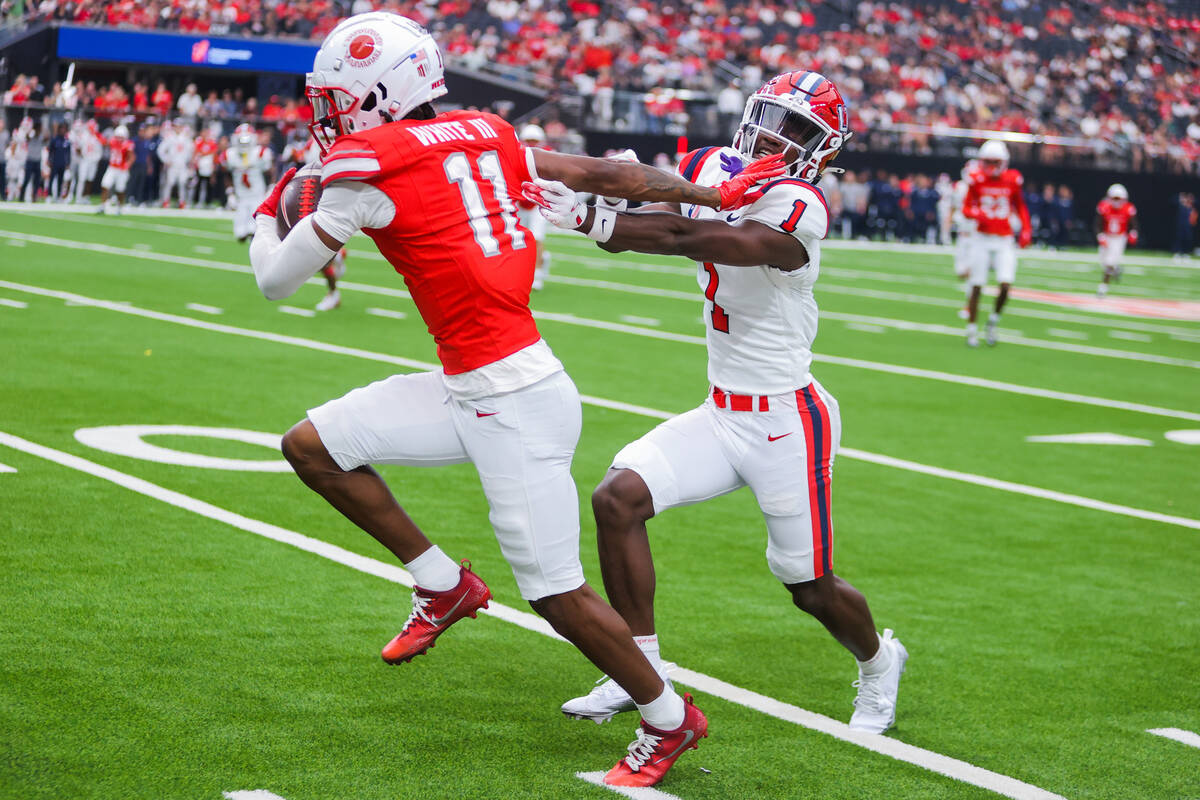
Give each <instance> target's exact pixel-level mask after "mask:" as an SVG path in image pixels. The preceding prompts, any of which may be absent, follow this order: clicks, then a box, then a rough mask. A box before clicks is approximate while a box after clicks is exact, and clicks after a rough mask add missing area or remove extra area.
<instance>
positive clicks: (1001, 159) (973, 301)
mask: <svg viewBox="0 0 1200 800" xmlns="http://www.w3.org/2000/svg"><path fill="white" fill-rule="evenodd" d="M977 158H978V160H979V169H977V170H976V171H974V172H972V173H971V174H970V175H968V176H967V194H966V197H964V198H963V216H964V217H966V218H967V219H973V220H975V223H976V232H975V235H974V236H973V237H972V241H971V257H970V262H971V268H970V277H969V278H968V280H969V281H970V284H971V297H970V299H969V300H968V301H967V344H968V345H970V346H971V347H978V346H979V326H978V325H977V324H976V322H975V320H976V317H977V315H978V313H979V295H980V293H981V292H982V291H983V287H984V285H985V284H986V283H987V277H988V272H989V270H994V271H995V273H996V282H997V283H999V284H1000V290H999V292H997V294H996V305H995V306H994V307H993V309H992V313H991V314H989V315H988V323H987V334H986V336H987V343H988V344H989V345H994V344H995V343H996V327H997V325H999V323H1000V312H1002V311H1003V310H1004V304H1005V302H1007V300H1008V290H1009V289H1010V288H1011V287H1012V283H1013V280H1014V279H1015V278H1016V276H1017V253H1016V249H1015V248H1014V247H1013V237H1014V235H1015V236H1016V239H1017V244H1019V245H1020V246H1021V247H1028V246H1029V243H1030V242H1031V241H1033V231H1032V230H1031V228H1030V222H1029V208H1028V207H1027V206H1026V205H1025V196H1024V193H1023V191H1022V188H1023V186H1024V184H1025V179H1024V178H1022V177H1021V173H1019V172H1017V171H1016V170H1015V169H1009V168H1008V148H1007V147H1005V145H1004V142H1001V141H998V140H996V139H991V140H989V141H986V142H984V143H983V145H982V146H981V147H980V148H979V155H978V156H977ZM1014 213H1015V214H1017V215H1018V216H1019V217H1020V220H1021V230H1020V231H1019V232H1014V231H1013V224H1012V215H1013V214H1014Z"/></svg>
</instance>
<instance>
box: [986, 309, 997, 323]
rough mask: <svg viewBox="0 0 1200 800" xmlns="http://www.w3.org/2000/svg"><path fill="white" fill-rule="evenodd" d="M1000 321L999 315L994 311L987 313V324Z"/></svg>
mask: <svg viewBox="0 0 1200 800" xmlns="http://www.w3.org/2000/svg"><path fill="white" fill-rule="evenodd" d="M999 322H1000V315H999V314H997V313H996V312H995V311H993V312H992V313H990V314H988V325H997V324H999Z"/></svg>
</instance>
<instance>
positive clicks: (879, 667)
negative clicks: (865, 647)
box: [858, 634, 892, 675]
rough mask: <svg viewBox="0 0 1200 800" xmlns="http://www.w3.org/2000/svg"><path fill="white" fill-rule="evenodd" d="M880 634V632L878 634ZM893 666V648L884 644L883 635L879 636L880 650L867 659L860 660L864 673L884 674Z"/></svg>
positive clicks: (859, 663) (859, 664) (859, 666)
mask: <svg viewBox="0 0 1200 800" xmlns="http://www.w3.org/2000/svg"><path fill="white" fill-rule="evenodd" d="M876 635H878V634H876ZM891 666H892V648H891V647H889V646H888V645H886V644H884V641H883V637H882V636H881V637H880V638H879V650H877V651H876V652H875V655H873V656H871V657H870V658H869V659H867V660H866V661H859V662H858V668H859V669H860V670H862V674H863V675H882V674H883V673H885V672H887V671H888V668H889V667H891Z"/></svg>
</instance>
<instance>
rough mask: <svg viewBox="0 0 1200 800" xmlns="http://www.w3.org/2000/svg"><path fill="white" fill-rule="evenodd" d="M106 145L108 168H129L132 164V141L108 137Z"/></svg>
mask: <svg viewBox="0 0 1200 800" xmlns="http://www.w3.org/2000/svg"><path fill="white" fill-rule="evenodd" d="M105 144H106V145H108V166H109V169H129V168H130V167H132V166H133V142H131V141H129V140H128V139H109V140H108V141H106V142H105Z"/></svg>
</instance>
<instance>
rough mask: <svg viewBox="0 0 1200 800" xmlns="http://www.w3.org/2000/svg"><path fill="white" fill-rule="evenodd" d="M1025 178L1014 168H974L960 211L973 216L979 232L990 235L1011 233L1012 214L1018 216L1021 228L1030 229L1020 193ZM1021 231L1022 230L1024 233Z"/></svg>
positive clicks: (1026, 211)
mask: <svg viewBox="0 0 1200 800" xmlns="http://www.w3.org/2000/svg"><path fill="white" fill-rule="evenodd" d="M1024 184H1025V179H1024V178H1022V177H1021V173H1020V172H1017V171H1016V170H1015V169H1006V170H1004V171H1003V172H1001V173H1000V174H998V175H991V174H988V173H987V172H986V171H984V170H983V169H977V170H975V171H974V172H972V173H971V174H970V175H968V176H967V195H966V198H965V199H964V200H963V214H964V216H966V217H967V218H968V219H973V220H975V223H976V226H977V230H978V231H979V233H983V234H987V235H990V236H1012V235H1013V226H1012V215H1013V213H1014V212H1015V213H1016V214H1018V215H1019V216H1020V218H1021V230H1022V231H1023V232H1028V231H1029V230H1030V227H1029V226H1030V222H1029V209H1028V208H1027V207H1026V205H1025V197H1024V195H1023V194H1022V193H1021V190H1022V187H1023V186H1024ZM1023 235H1024V234H1023Z"/></svg>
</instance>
